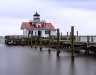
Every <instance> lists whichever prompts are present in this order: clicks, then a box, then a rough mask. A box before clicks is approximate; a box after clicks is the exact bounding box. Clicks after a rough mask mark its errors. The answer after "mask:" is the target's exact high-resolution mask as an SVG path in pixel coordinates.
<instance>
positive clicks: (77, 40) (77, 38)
mask: <svg viewBox="0 0 96 75" xmlns="http://www.w3.org/2000/svg"><path fill="white" fill-rule="evenodd" d="M76 41H77V42H78V31H77V37H76Z"/></svg>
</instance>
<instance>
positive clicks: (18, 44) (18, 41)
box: [17, 36, 19, 45]
mask: <svg viewBox="0 0 96 75" xmlns="http://www.w3.org/2000/svg"><path fill="white" fill-rule="evenodd" d="M17 44H18V45H19V36H18V37H17Z"/></svg>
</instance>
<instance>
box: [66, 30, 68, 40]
mask: <svg viewBox="0 0 96 75" xmlns="http://www.w3.org/2000/svg"><path fill="white" fill-rule="evenodd" d="M66 39H67V41H68V32H67V38H66Z"/></svg>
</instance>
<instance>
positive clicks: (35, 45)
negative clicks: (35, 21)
mask: <svg viewBox="0 0 96 75" xmlns="http://www.w3.org/2000/svg"><path fill="white" fill-rule="evenodd" d="M35 48H37V44H36V32H35Z"/></svg>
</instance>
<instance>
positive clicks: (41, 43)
mask: <svg viewBox="0 0 96 75" xmlns="http://www.w3.org/2000/svg"><path fill="white" fill-rule="evenodd" d="M40 51H42V32H40Z"/></svg>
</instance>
